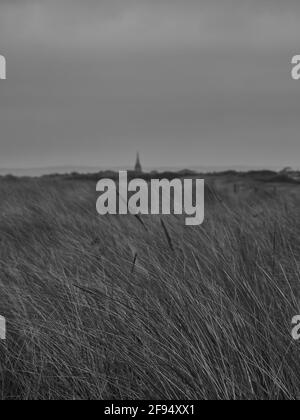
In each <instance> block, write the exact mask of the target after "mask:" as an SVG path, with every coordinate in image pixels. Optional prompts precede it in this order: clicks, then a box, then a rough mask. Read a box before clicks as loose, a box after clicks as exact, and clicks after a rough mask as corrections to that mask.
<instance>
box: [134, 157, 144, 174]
mask: <svg viewBox="0 0 300 420" xmlns="http://www.w3.org/2000/svg"><path fill="white" fill-rule="evenodd" d="M134 171H135V172H137V173H142V172H143V169H142V165H141V160H140V155H139V153H137V155H136V163H135V167H134Z"/></svg>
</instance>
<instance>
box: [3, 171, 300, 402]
mask: <svg viewBox="0 0 300 420" xmlns="http://www.w3.org/2000/svg"><path fill="white" fill-rule="evenodd" d="M209 182H210V184H211V185H212V187H211V188H212V191H213V192H212V193H209V194H208V195H207V200H206V220H205V223H204V224H203V225H202V226H201V227H196V228H190V227H185V226H184V223H183V221H182V220H181V219H180V218H178V217H175V216H171V217H169V218H164V219H163V220H164V224H163V225H162V223H161V220H160V218H156V217H152V216H149V217H143V218H142V221H141V220H139V219H137V218H135V217H133V216H107V217H99V216H97V214H96V211H95V202H96V193H95V182H92V181H83V180H73V181H71V180H59V179H49V180H15V179H6V180H4V179H2V180H1V181H0V242H1V246H0V314H1V315H3V316H5V317H6V318H7V322H8V333H7V341H2V342H0V398H1V399H149V398H151V399H152V398H153V399H297V398H299V397H300V363H299V362H300V343H297V342H295V341H293V340H292V338H291V319H292V317H293V316H294V315H296V314H300V300H299V294H300V287H299V286H300V219H299V204H300V187H299V185H289V184H278V185H277V184H272V185H269V184H266V183H260V182H256V181H255V182H254V181H252V180H251V179H249V180H247V179H245V178H243V179H242V180H240V179H237V180H234V181H232V180H231V179H227V178H226V177H224V178H222V179H218V178H216V179H211V180H210V181H209ZM234 185H235V187H234Z"/></svg>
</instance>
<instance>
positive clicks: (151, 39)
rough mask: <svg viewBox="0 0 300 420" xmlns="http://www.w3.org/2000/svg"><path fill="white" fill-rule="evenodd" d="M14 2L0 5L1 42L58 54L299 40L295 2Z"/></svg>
mask: <svg viewBox="0 0 300 420" xmlns="http://www.w3.org/2000/svg"><path fill="white" fill-rule="evenodd" d="M282 3H283V2H282V0H280V1H276V0H222V1H221V0H210V1H208V0H207V1H201V2H199V1H198V0H196V1H195V0H185V1H182V0H102V1H101V0H97V1H96V0H85V1H83V0H80V1H79V0H39V1H38V0H22V1H21V0H14V1H11V0H9V1H2V2H1V3H0V37H1V38H0V39H1V40H2V42H4V43H5V44H7V45H9V44H10V43H11V44H14V45H19V46H20V45H22V46H23V45H25V46H26V47H30V46H33V47H34V48H36V46H37V45H41V46H44V47H56V48H81V47H82V48H100V49H101V48H105V49H109V48H111V49H114V48H128V49H130V48H133V49H134V48H145V47H151V48H153V47H154V48H162V47H168V48H169V47H172V46H173V47H176V48H179V47H180V46H182V47H203V48H205V47H214V46H227V47H229V46H231V47H235V46H245V47H251V46H254V47H257V48H264V47H266V48H279V47H281V46H288V45H290V46H293V47H294V45H295V44H296V43H297V42H298V40H299V39H300V25H299V19H300V4H299V2H298V1H295V0H287V1H285V2H284V7H283V6H282Z"/></svg>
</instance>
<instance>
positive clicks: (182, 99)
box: [0, 0, 300, 168]
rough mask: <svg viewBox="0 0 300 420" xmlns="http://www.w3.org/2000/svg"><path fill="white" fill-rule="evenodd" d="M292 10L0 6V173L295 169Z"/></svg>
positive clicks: (218, 3) (207, 3)
mask: <svg viewBox="0 0 300 420" xmlns="http://www.w3.org/2000/svg"><path fill="white" fill-rule="evenodd" d="M299 22H300V2H299V0H204V1H201V0H198V1H196V0H103V1H102V0H0V54H3V55H4V56H5V57H6V59H7V76H8V80H6V81H0V168H1V167H41V166H62V165H68V166H70V165H76V166H78V165H82V166H100V167H101V166H123V165H124V166H125V167H126V166H128V165H131V164H132V161H133V160H134V158H135V153H136V151H137V150H139V151H140V153H141V156H142V160H143V163H144V164H145V165H146V166H180V167H188V166H196V165H198V166H218V165H220V166H231V165H246V166H265V167H271V166H276V167H284V166H296V167H299V166H300V164H299V157H300V112H299V111H300V81H294V80H292V78H291V75H290V74H291V64H290V63H291V59H292V57H293V55H295V54H297V53H298V54H300V24H299Z"/></svg>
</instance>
